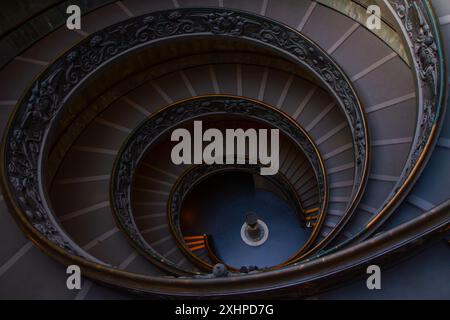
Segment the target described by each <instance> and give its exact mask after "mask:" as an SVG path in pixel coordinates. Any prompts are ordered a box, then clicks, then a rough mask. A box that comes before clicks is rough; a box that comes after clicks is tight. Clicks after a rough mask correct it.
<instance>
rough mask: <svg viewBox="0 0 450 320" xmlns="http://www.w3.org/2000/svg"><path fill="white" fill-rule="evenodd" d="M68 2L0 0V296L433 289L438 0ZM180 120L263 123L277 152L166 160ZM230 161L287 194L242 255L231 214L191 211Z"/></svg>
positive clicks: (449, 188) (442, 16) (442, 137)
mask: <svg viewBox="0 0 450 320" xmlns="http://www.w3.org/2000/svg"><path fill="white" fill-rule="evenodd" d="M73 3H77V4H78V5H79V6H80V7H81V9H82V12H83V17H82V29H81V30H68V29H67V28H66V26H65V21H66V18H67V15H66V13H65V8H67V6H68V3H66V2H65V1H58V0H52V1H51V0H49V1H42V2H40V3H39V4H36V3H35V2H32V1H17V2H15V3H14V4H12V3H11V4H7V5H6V4H2V5H1V6H4V7H5V10H2V13H1V15H2V16H3V15H5V17H6V16H8V17H9V18H8V19H6V18H5V19H2V21H4V22H2V25H1V26H0V30H1V40H0V46H1V52H2V53H1V60H0V64H1V65H0V66H1V69H0V127H1V129H2V131H3V140H2V158H1V164H2V166H1V172H2V174H1V178H2V187H3V188H2V195H1V196H0V215H1V216H0V219H1V220H0V221H1V223H0V239H1V240H2V241H1V245H0V297H1V298H13V299H27V298H28V299H132V298H136V297H144V298H155V297H156V298H174V297H203V298H211V297H212V298H214V297H225V296H226V297H242V296H245V297H250V298H253V297H278V298H283V297H301V298H317V299H321V298H323V299H328V298H331V299H336V298H450V286H449V285H448V284H449V283H450V272H448V271H449V269H448V266H449V262H450V252H449V232H450V231H449V225H450V202H449V198H450V122H449V120H448V119H449V117H450V116H449V114H448V113H447V112H446V107H447V104H448V99H447V98H448V89H449V88H448V73H447V69H446V67H447V64H448V63H449V61H450V56H449V52H450V50H446V48H447V47H448V45H450V3H448V1H447V0H433V1H428V0H421V1H412V0H384V1H366V0H352V1H351V0H345V1H344V0H342V1H328V0H317V1H310V0H301V1H300V0H250V1H234V0H173V1H167V0H164V1H163V0H152V1H140V0H123V1H113V0H98V1H97V0H93V1H73ZM371 4H377V5H379V7H380V8H381V24H382V27H381V28H380V29H374V30H370V29H368V28H367V26H366V21H367V12H366V11H367V7H368V6H370V5H371ZM11 12H15V14H14V15H13V16H14V17H15V18H11ZM195 120H203V121H204V123H205V125H210V126H211V127H221V126H222V127H224V128H225V127H227V128H228V127H230V126H231V127H240V128H242V127H243V126H246V125H247V126H249V127H250V125H249V124H251V125H252V126H253V127H258V128H265V129H273V128H276V129H279V130H280V135H281V145H280V159H279V163H280V169H279V173H278V174H277V175H276V176H274V177H273V178H270V179H269V178H267V179H266V178H261V177H258V175H257V174H253V172H254V171H255V170H259V169H260V168H258V167H255V166H251V165H249V166H246V165H244V166H239V165H232V166H228V165H212V166H208V165H187V164H186V165H175V164H174V163H173V162H172V161H171V158H170V154H171V148H172V146H173V145H172V142H171V141H170V132H172V130H174V129H175V128H178V127H180V126H181V127H183V126H185V127H190V126H192V123H193V121H195ZM208 121H209V122H208ZM208 123H209V124H208ZM245 156H248V152H247V153H246V154H245ZM230 172H234V173H236V172H245V174H246V175H247V176H246V177H247V178H248V179H247V178H246V179H243V180H242V181H243V182H242V184H238V183H237V181H238V180H236V182H235V183H236V184H235V185H233V182H232V181H233V180H232V179H228V180H226V181H225V180H224V181H225V182H226V183H227V184H224V185H225V186H226V187H224V188H223V190H222V189H221V188H219V187H217V190H222V191H221V192H222V194H223V196H222V197H220V195H219V196H218V195H217V193H214V192H212V190H211V189H213V188H211V187H209V188H208V187H205V186H208V184H207V182H208V181H209V180H208V179H214V177H216V178H217V175H218V173H221V174H223V175H224V176H226V175H227V174H228V175H229V174H230ZM250 177H253V178H250ZM230 181H231V182H230ZM239 181H240V180H239ZM225 182H224V183H225ZM247 183H248V188H250V189H252V190H253V191H252V192H260V193H261V194H265V195H267V194H269V193H270V196H264V197H262V198H256V199H259V200H258V201H259V203H264V204H265V203H266V202H264V201H265V199H268V198H270V197H273V198H274V199H278V200H276V201H281V202H283V203H288V207H289V208H290V209H289V210H291V211H292V212H293V214H291V215H289V213H286V216H283V215H282V214H281V213H280V214H279V215H278V216H277V215H275V216H273V215H272V216H270V217H269V215H268V216H267V219H273V220H274V221H272V220H271V221H267V223H268V224H269V227H270V226H271V224H272V225H273V224H275V223H280V225H281V227H282V228H285V229H283V230H293V231H289V232H294V235H292V234H291V235H290V234H288V231H286V232H285V233H284V235H283V232H280V233H279V237H280V238H279V239H275V240H277V241H278V242H277V243H279V244H278V245H279V248H276V247H275V245H273V244H272V243H269V242H270V241H272V239H273V238H276V237H277V236H278V235H277V233H276V232H272V234H271V235H269V240H268V241H269V242H268V243H267V248H269V249H266V253H265V254H267V255H270V250H279V251H282V252H283V254H284V253H285V257H284V258H283V259H281V260H280V261H277V262H273V263H267V265H264V263H262V264H260V265H257V268H251V267H250V266H251V263H247V261H246V260H245V259H239V257H240V255H242V256H245V255H247V256H248V252H247V251H245V250H248V248H244V249H245V250H244V249H242V250H241V249H240V248H239V245H238V244H236V243H235V242H232V241H228V240H229V239H231V238H232V237H235V235H236V234H237V235H238V232H235V229H233V228H234V227H235V226H237V229H236V230H238V231H239V229H240V228H241V225H242V223H243V222H244V220H243V218H242V221H241V223H240V221H239V218H237V220H236V221H235V220H233V219H234V218H232V217H231V215H230V216H227V217H225V216H224V214H222V215H216V216H214V215H212V214H211V216H209V215H208V214H204V215H203V216H201V217H202V219H200V218H199V217H200V212H201V211H202V210H203V211H205V210H206V211H207V210H212V209H211V208H215V209H214V210H219V209H220V208H225V207H226V206H227V205H231V202H233V201H232V200H231V197H238V198H239V193H241V194H244V193H245V192H246V191H245V190H247V189H245V188H247V187H245V186H247ZM202 185H203V189H201V186H202ZM211 185H213V186H214V184H210V185H209V186H211ZM244 185H245V186H244ZM244 187H245V188H244ZM241 188H242V189H241ZM233 189H234V190H235V191H236V190H239V192H235V193H233V194H232V193H228V192H227V190H230V191H232V190H233ZM201 190H202V191H201ZM208 190H209V191H208ZM241 190H242V192H241ZM255 190H256V191H255ZM200 191H201V192H200ZM195 192H197V194H200V195H197V198H194V199H196V200H195V201H191V203H193V205H192V206H188V205H187V203H188V202H189V201H188V200H187V199H188V198H189V197H191V196H192V195H195ZM199 192H200V193H199ZM249 194H250V193H249ZM251 194H252V195H254V194H253V193H251ZM202 195H203V197H202ZM206 195H208V196H206ZM228 196H229V197H230V198H227V197H228ZM213 200H214V201H213ZM220 201H223V202H220ZM267 201H268V200H267ZM274 201H275V200H274ZM198 203H201V204H202V206H196V204H198ZM218 203H219V205H218ZM236 203H237V202H236ZM257 203H258V202H257ZM203 204H205V206H203ZM271 204H273V203H272V202H269V201H268V202H267V206H266V207H267V208H269V207H270V205H271ZM206 205H211V207H208V206H206ZM260 207H262V208H261V210H262V211H264V206H260ZM233 208H234V207H233ZM277 208H280V207H277ZM283 208H284V207H283ZM289 210H288V209H286V212H288V211H289ZM269 211H270V210H269ZM281 211H282V210H281ZM281 211H280V212H281ZM207 212H208V211H207ZM283 212H284V211H283ZM289 212H290V211H289ZM196 214H197V216H196ZM189 215H191V216H189ZM189 219H193V220H192V221H195V223H194V222H192V221H191V222H190V220H189ZM290 219H291V220H290ZM283 221H284V223H287V224H286V225H283ZM289 221H293V222H289ZM228 222H229V223H228ZM239 223H240V224H239ZM296 223H298V226H297V225H296ZM294 225H295V228H297V229H296V230H295V229H294V228H293V226H294ZM273 230H275V228H274V229H273ZM297 232H298V235H302V236H304V238H302V239H303V240H299V239H300V238H297ZM221 239H222V240H221ZM282 241H284V243H285V245H284V246H283V245H282V243H283V242H282ZM289 241H291V242H289ZM295 241H298V243H297V242H295ZM287 242H289V243H287ZM288 244H289V245H288ZM269 245H271V247H269ZM272 245H273V246H272ZM261 248H262V247H261ZM288 248H289V250H290V251H289V250H288ZM255 250H256V249H255ZM288 251H289V252H288ZM274 252H275V251H274ZM230 254H231V255H234V256H233V258H234V257H236V259H233V261H234V262H235V261H238V262H236V263H231V261H230V260H229V259H227V258H226V257H229V256H230ZM280 256H282V255H280ZM240 261H245V263H244V262H243V263H242V264H241V265H239V262H240ZM371 264H377V265H380V266H381V267H382V270H383V279H384V280H383V285H384V287H383V290H380V291H369V290H367V288H366V287H365V280H364V278H365V277H366V276H367V274H366V268H367V266H369V265H371ZM69 265H78V266H80V268H81V270H82V275H83V282H82V288H81V290H68V289H67V287H66V279H67V276H68V275H67V273H66V267H67V266H69ZM254 265H255V266H256V262H255V264H254ZM218 266H224V267H225V270H224V269H222V268H218ZM361 279H363V280H361ZM405 283H408V286H413V289H414V290H406V289H405Z"/></svg>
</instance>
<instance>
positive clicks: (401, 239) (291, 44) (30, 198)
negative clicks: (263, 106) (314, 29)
mask: <svg viewBox="0 0 450 320" xmlns="http://www.w3.org/2000/svg"><path fill="white" fill-rule="evenodd" d="M386 5H387V7H388V8H390V10H391V12H393V13H394V16H395V17H396V19H397V21H398V22H399V26H400V27H401V30H402V33H403V34H404V35H405V36H406V37H407V38H406V42H407V43H408V44H409V47H410V48H411V59H412V61H413V62H414V67H415V69H414V68H413V69H414V70H416V71H415V72H416V76H417V83H418V89H419V90H420V91H419V98H418V101H419V106H420V110H421V111H420V115H419V117H418V124H419V126H418V131H417V134H416V136H415V139H414V142H413V146H414V147H413V149H412V150H413V151H412V153H411V157H410V165H409V166H407V168H406V169H405V173H404V175H403V176H404V177H405V178H403V179H402V180H401V181H402V182H401V183H403V185H402V186H401V185H399V189H398V190H397V192H396V195H394V197H393V198H392V199H391V201H390V202H389V203H387V204H386V205H385V207H384V209H383V210H384V211H383V212H385V214H382V215H377V220H375V221H373V222H372V223H371V224H370V225H368V228H367V232H365V233H364V234H365V235H368V234H369V233H370V232H371V231H373V230H375V227H376V226H377V225H378V224H379V223H382V222H383V220H384V219H385V218H387V216H388V215H389V212H391V211H392V210H393V208H394V207H395V205H396V204H398V203H399V201H398V200H399V199H400V198H401V197H402V196H403V195H405V194H406V192H407V189H408V188H409V187H410V186H411V185H412V183H411V182H412V181H413V180H414V179H415V178H416V177H417V176H418V174H419V172H420V170H421V168H422V167H423V164H424V163H425V162H426V158H427V156H429V154H430V152H429V151H430V150H431V148H432V146H433V141H435V137H436V136H437V133H438V131H439V127H440V126H439V125H440V122H441V120H442V111H441V109H442V106H443V103H444V102H445V101H446V90H445V83H446V82H445V81H446V80H445V71H444V60H443V59H444V58H443V49H442V45H441V44H440V38H439V30H438V26H437V22H436V18H435V17H434V15H433V13H432V10H431V8H430V5H429V2H428V1H407V0H404V1H401V0H396V1H393V0H389V1H386ZM204 35H214V36H217V37H227V38H235V39H240V40H244V41H251V42H254V43H260V44H264V45H267V46H269V47H271V48H272V49H273V50H274V52H277V53H280V54H283V55H284V56H286V57H289V58H290V59H291V60H292V61H295V62H297V63H298V64H299V65H302V66H304V67H305V68H306V69H308V70H309V71H311V72H312V73H313V74H314V75H316V76H317V78H318V80H319V81H321V82H322V83H324V84H325V85H326V87H327V88H328V89H329V90H330V92H332V93H333V94H334V95H335V97H336V98H337V100H338V102H339V105H340V107H341V108H342V110H343V111H344V114H345V115H346V117H347V119H348V122H349V124H350V128H351V131H352V135H353V138H354V145H355V148H354V150H355V155H356V157H357V162H356V169H355V172H356V174H355V177H356V178H355V179H356V180H355V181H357V183H356V184H355V189H354V190H355V191H354V192H353V197H352V199H354V200H353V202H352V204H351V205H350V207H349V210H348V212H349V213H351V211H352V208H354V207H355V205H356V204H357V203H358V201H359V195H360V194H361V190H363V186H364V183H365V180H366V177H367V165H368V148H369V145H368V141H369V140H368V135H367V125H366V121H365V119H364V114H363V112H362V109H361V106H360V105H359V102H358V99H357V97H356V94H355V92H354V90H353V89H352V86H351V83H350V81H349V80H348V79H347V78H346V76H345V75H344V73H343V72H342V71H341V70H340V69H339V67H338V66H337V65H336V64H335V63H334V62H333V61H332V60H331V59H330V58H329V57H328V56H327V55H326V54H325V53H324V52H323V51H321V50H320V48H318V47H317V46H316V45H315V44H314V43H312V42H311V41H310V40H308V39H307V38H305V37H304V36H302V35H300V34H299V33H298V32H296V31H295V30H291V29H290V28H288V27H286V26H283V25H280V24H279V23H277V22H274V21H272V20H269V19H265V18H262V17H258V16H256V15H252V14H248V13H241V12H235V11H230V10H222V9H186V10H176V11H165V12H158V13H152V14H150V15H146V16H143V17H138V18H134V19H131V20H128V21H126V22H122V23H120V24H117V25H114V26H112V27H109V28H106V29H104V30H102V31H100V32H98V33H96V34H94V35H92V36H90V37H88V38H87V39H86V40H84V41H82V42H81V43H80V44H79V45H77V46H75V47H74V48H73V49H71V50H70V51H69V52H68V53H67V54H65V55H64V56H63V57H61V58H60V59H59V60H57V61H56V62H55V63H54V64H52V65H51V66H50V67H49V68H48V69H47V70H46V71H45V72H43V73H42V74H41V75H40V76H39V77H38V78H37V80H36V82H35V83H34V84H33V87H32V88H30V90H29V91H28V92H27V93H26V94H25V96H24V97H23V98H22V99H21V101H20V102H19V103H18V105H17V107H16V110H15V112H14V115H13V116H12V118H11V120H10V122H9V125H8V128H7V132H6V134H5V136H4V141H3V143H2V159H1V161H2V168H1V170H2V174H1V180H2V185H3V189H4V194H5V199H6V200H7V201H8V204H9V205H10V208H11V210H12V211H13V213H14V214H15V216H16V218H17V220H18V221H19V222H20V224H21V226H22V227H23V229H24V231H25V233H26V234H27V236H28V237H30V238H31V239H32V240H33V242H34V243H35V244H36V245H38V246H39V247H40V248H42V249H43V250H45V251H46V252H47V253H49V254H50V255H52V256H54V257H55V258H57V259H59V260H60V261H62V262H63V263H66V264H78V265H80V266H81V267H82V268H83V270H84V274H85V275H86V276H88V277H92V278H94V279H96V280H98V281H102V282H106V283H108V284H112V285H117V286H120V287H123V288H128V289H130V290H142V291H145V292H152V293H158V294H173V295H176V294H182V292H183V293H184V294H186V295H201V294H202V293H204V292H207V293H208V295H226V294H231V293H233V294H245V293H246V292H252V291H260V290H272V289H279V288H283V287H287V286H294V285H298V286H302V285H303V287H304V288H306V289H307V288H308V287H309V286H310V285H311V284H313V283H315V282H316V281H324V280H327V279H329V278H330V277H334V276H335V275H337V274H343V273H346V272H353V271H354V270H355V268H358V266H362V265H364V264H365V263H366V262H367V261H368V260H371V259H377V258H380V257H382V256H383V257H385V258H389V255H393V254H396V253H397V252H398V249H399V248H407V247H408V246H410V245H414V244H417V241H418V240H417V239H420V238H422V237H428V236H430V235H433V234H435V233H440V232H443V230H448V225H449V221H450V217H449V204H448V203H445V204H443V205H442V206H440V207H438V208H435V209H433V210H432V211H430V212H428V213H427V214H424V215H423V216H421V217H419V218H416V219H414V220H412V221H411V222H409V223H407V224H405V225H402V226H400V227H396V228H394V229H393V230H392V231H391V232H389V233H384V234H381V235H379V236H377V237H376V238H374V239H373V240H371V241H367V242H364V243H362V244H360V245H357V246H355V247H351V248H347V249H343V250H341V251H339V252H336V253H334V254H331V255H329V256H327V257H324V258H323V259H318V260H315V261H309V262H305V263H302V264H298V265H294V266H289V267H287V268H285V269H283V270H278V271H269V272H267V273H261V274H259V275H255V276H249V277H243V278H242V279H241V280H242V281H239V283H237V282H226V281H222V280H223V279H204V280H199V281H198V282H193V281H192V279H172V278H170V279H167V278H160V277H147V276H138V275H133V274H130V273H127V272H124V271H120V270H117V269H114V268H111V267H109V266H106V265H102V264H101V263H100V262H99V261H97V260H96V259H95V258H93V257H91V256H90V255H88V254H87V253H86V252H85V251H84V250H82V249H81V248H79V247H78V246H77V245H76V244H75V243H73V241H71V239H70V238H69V236H68V235H67V234H66V233H65V232H64V230H62V228H60V226H59V224H58V221H57V220H56V219H55V217H54V215H53V213H52V210H51V206H50V204H49V201H48V195H47V191H46V189H45V185H46V183H45V172H44V171H45V162H46V157H47V153H48V145H47V142H48V138H49V136H50V135H51V133H52V132H53V129H54V128H55V126H56V125H57V123H58V119H59V115H60V113H63V112H66V111H67V110H65V105H66V104H67V102H68V101H69V100H70V99H71V98H72V97H74V96H75V95H76V94H77V91H78V90H79V88H80V87H82V86H83V85H85V84H86V83H87V82H88V81H89V79H90V78H91V77H92V76H93V75H95V74H96V73H97V72H99V71H101V70H102V69H103V68H105V67H107V66H108V65H109V64H110V63H112V62H113V61H114V60H116V59H118V58H120V57H122V56H124V55H125V54H129V53H131V52H132V51H137V50H139V49H142V48H145V47H147V46H150V45H152V44H155V43H157V42H158V41H160V40H164V39H167V38H181V37H195V36H204ZM318 275H319V276H318ZM322 283H324V282H322Z"/></svg>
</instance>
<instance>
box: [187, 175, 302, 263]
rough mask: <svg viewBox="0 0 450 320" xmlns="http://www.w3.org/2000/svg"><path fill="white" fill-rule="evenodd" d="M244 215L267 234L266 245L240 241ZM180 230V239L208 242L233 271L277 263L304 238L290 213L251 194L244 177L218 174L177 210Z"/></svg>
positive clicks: (260, 193) (259, 192)
mask: <svg viewBox="0 0 450 320" xmlns="http://www.w3.org/2000/svg"><path fill="white" fill-rule="evenodd" d="M250 211H253V212H255V213H256V214H257V215H258V217H259V219H261V220H263V221H264V222H265V223H266V224H267V226H268V228H269V238H268V240H267V241H266V242H265V243H264V244H263V245H261V246H259V247H252V246H249V245H247V244H245V243H244V242H243V241H242V239H241V236H240V230H241V227H242V225H243V223H244V219H245V215H246V213H248V212H250ZM182 230H183V234H184V235H185V236H189V235H200V234H207V235H209V236H212V238H213V241H214V247H215V253H216V255H217V256H218V257H219V258H220V259H222V261H224V262H225V263H227V264H228V265H230V266H233V267H235V268H239V267H241V266H250V265H252V266H255V265H256V266H258V267H260V268H262V267H270V266H273V265H276V264H279V263H282V262H284V261H285V260H287V259H288V258H289V257H290V256H291V255H292V254H294V253H295V252H296V251H297V250H298V249H299V248H300V247H301V246H302V245H303V243H304V242H305V241H306V240H307V239H308V237H309V230H308V229H304V228H302V227H301V225H300V221H299V218H298V214H297V213H296V212H295V210H294V208H293V207H291V206H290V205H289V204H288V203H287V202H286V201H285V200H284V199H283V198H282V197H280V196H278V195H276V194H274V193H272V192H270V191H267V190H263V189H255V186H254V183H253V177H252V175H251V174H247V173H225V174H219V175H216V176H213V177H211V178H209V179H208V180H206V181H204V182H202V183H200V184H199V185H198V186H196V187H195V189H194V191H193V192H192V193H191V194H190V195H189V196H188V198H187V199H186V201H185V202H184V205H183V212H182Z"/></svg>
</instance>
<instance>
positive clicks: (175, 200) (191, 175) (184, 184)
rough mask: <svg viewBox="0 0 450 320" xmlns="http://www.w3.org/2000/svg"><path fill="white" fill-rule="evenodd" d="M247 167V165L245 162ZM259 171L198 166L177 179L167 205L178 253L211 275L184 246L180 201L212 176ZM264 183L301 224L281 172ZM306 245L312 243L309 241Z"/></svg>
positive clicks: (292, 193) (296, 204)
mask: <svg viewBox="0 0 450 320" xmlns="http://www.w3.org/2000/svg"><path fill="white" fill-rule="evenodd" d="M246 163H248V161H247V162H246ZM260 169H261V165H253V164H241V165H237V164H235V165H229V164H228V165H227V164H215V165H197V166H194V167H192V168H190V169H189V170H187V171H186V172H185V173H184V174H183V175H182V176H180V177H179V178H178V180H177V182H176V183H175V185H174V187H173V188H172V191H171V193H170V196H169V201H168V203H169V208H168V219H169V225H170V229H171V231H172V234H173V236H174V238H176V239H177V243H178V244H179V247H180V249H181V250H182V251H183V252H184V253H185V255H186V256H188V257H190V258H191V260H192V261H193V262H194V263H195V264H196V265H198V266H199V267H201V268H203V269H205V270H208V271H211V270H212V268H213V265H210V264H209V263H207V262H205V261H203V260H202V259H200V258H198V257H197V256H195V255H191V251H190V250H189V249H188V248H187V247H186V245H185V241H184V238H183V232H182V230H181V226H180V222H181V212H182V205H183V201H184V200H185V199H186V197H187V196H188V195H189V193H190V192H191V191H192V190H193V188H195V187H196V186H197V185H198V184H199V183H200V182H201V181H203V180H205V179H207V178H208V177H210V176H212V175H215V174H218V173H223V172H229V171H233V172H234V171H244V172H249V173H251V174H254V175H258V174H260ZM266 179H268V180H269V181H270V182H271V183H272V184H273V185H274V187H275V188H276V189H277V191H280V192H281V193H282V194H283V196H284V197H285V198H286V199H287V201H288V203H289V204H290V205H293V206H294V209H295V210H296V212H297V215H298V217H299V219H300V221H301V222H302V223H304V221H305V212H304V210H303V208H302V204H301V200H300V198H299V195H298V194H297V192H296V191H295V189H294V188H293V186H292V185H291V183H290V181H289V179H288V178H287V177H285V176H284V175H283V174H282V173H280V172H278V173H277V174H276V175H273V176H266ZM309 243H311V242H310V241H309ZM303 247H304V246H303Z"/></svg>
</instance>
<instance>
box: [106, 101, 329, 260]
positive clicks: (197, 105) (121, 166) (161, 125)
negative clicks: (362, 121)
mask: <svg viewBox="0 0 450 320" xmlns="http://www.w3.org/2000/svg"><path fill="white" fill-rule="evenodd" d="M218 115H219V116H220V115H222V116H227V115H234V116H236V115H237V116H241V117H244V118H247V119H255V120H258V121H261V122H265V123H267V124H269V125H271V126H273V127H274V128H277V129H279V130H280V131H282V132H283V133H284V134H285V135H286V136H288V137H289V138H290V139H291V140H292V141H293V142H294V143H295V144H296V145H297V146H298V147H299V148H301V150H302V151H303V153H304V154H305V157H306V159H307V160H308V161H309V163H310V165H311V167H312V168H313V170H314V173H315V176H316V180H317V185H318V189H319V203H320V204H321V205H322V208H321V209H322V212H323V209H324V208H325V206H326V203H327V200H326V197H327V190H326V188H327V184H326V181H327V178H326V174H325V171H324V167H323V165H322V160H321V158H320V155H319V153H318V151H317V149H316V148H315V146H314V145H313V143H312V141H311V140H310V138H309V137H308V136H306V135H305V133H304V132H303V131H302V130H300V129H299V127H298V126H297V125H295V124H294V123H293V122H292V120H290V119H288V118H287V117H285V116H284V115H283V114H281V113H280V112H278V111H275V110H273V109H269V108H267V107H266V106H263V105H261V104H258V103H256V102H251V101H248V100H245V99H240V98H231V97H220V96H211V97H203V98H197V99H193V100H189V101H186V102H182V103H179V104H175V105H173V106H170V107H168V108H167V109H164V110H163V111H161V112H159V113H157V114H156V115H155V116H153V117H151V118H149V119H148V120H146V121H145V122H144V123H143V124H141V125H140V126H139V127H138V128H137V129H136V130H135V131H134V133H133V134H132V135H131V136H130V137H129V139H128V140H127V143H126V144H125V146H123V147H122V149H121V150H122V151H121V152H120V153H119V154H118V156H117V160H116V164H115V168H114V170H113V174H112V204H113V209H114V214H115V215H116V218H117V220H118V221H119V222H120V224H121V227H122V228H123V229H124V230H125V232H126V234H127V235H128V237H129V238H130V239H131V241H133V243H134V244H135V245H136V246H138V247H139V248H140V249H141V250H142V251H143V252H145V253H147V254H148V255H149V257H150V258H152V259H158V260H159V261H164V262H165V263H167V264H169V265H173V263H172V262H170V261H168V260H167V259H166V258H164V257H163V256H162V255H160V254H159V253H158V252H157V251H156V250H154V249H153V248H152V247H151V246H150V245H148V244H147V243H146V241H145V240H144V239H143V237H142V235H141V233H140V232H139V230H138V228H137V226H136V224H135V222H134V219H133V205H132V201H131V189H132V181H133V176H134V173H135V171H136V168H137V166H138V164H139V162H140V159H141V158H142V157H143V156H144V154H145V153H146V151H147V150H149V148H151V146H152V145H153V144H154V143H156V142H157V141H158V140H159V139H160V137H161V136H162V135H164V134H167V133H168V132H169V131H170V130H172V129H174V128H176V127H177V126H179V125H180V124H182V123H185V122H187V121H193V120H194V119H199V118H204V117H210V116H218ZM218 167H221V166H220V165H216V166H214V165H213V166H206V167H205V169H204V170H205V171H207V172H208V171H209V170H217V169H218ZM195 173H197V175H191V176H190V177H191V178H198V175H201V174H202V173H204V172H203V171H202V170H199V171H195ZM191 182H193V181H191ZM183 185H184V186H185V187H187V186H188V185H190V184H186V183H184V184H183ZM179 191H180V190H179ZM183 196H184V192H177V193H176V194H174V195H173V197H172V204H179V203H181V202H180V201H181V200H182V197H183ZM172 209H174V210H175V211H173V212H172V213H174V214H177V212H178V210H179V207H178V206H173V207H172Z"/></svg>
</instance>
